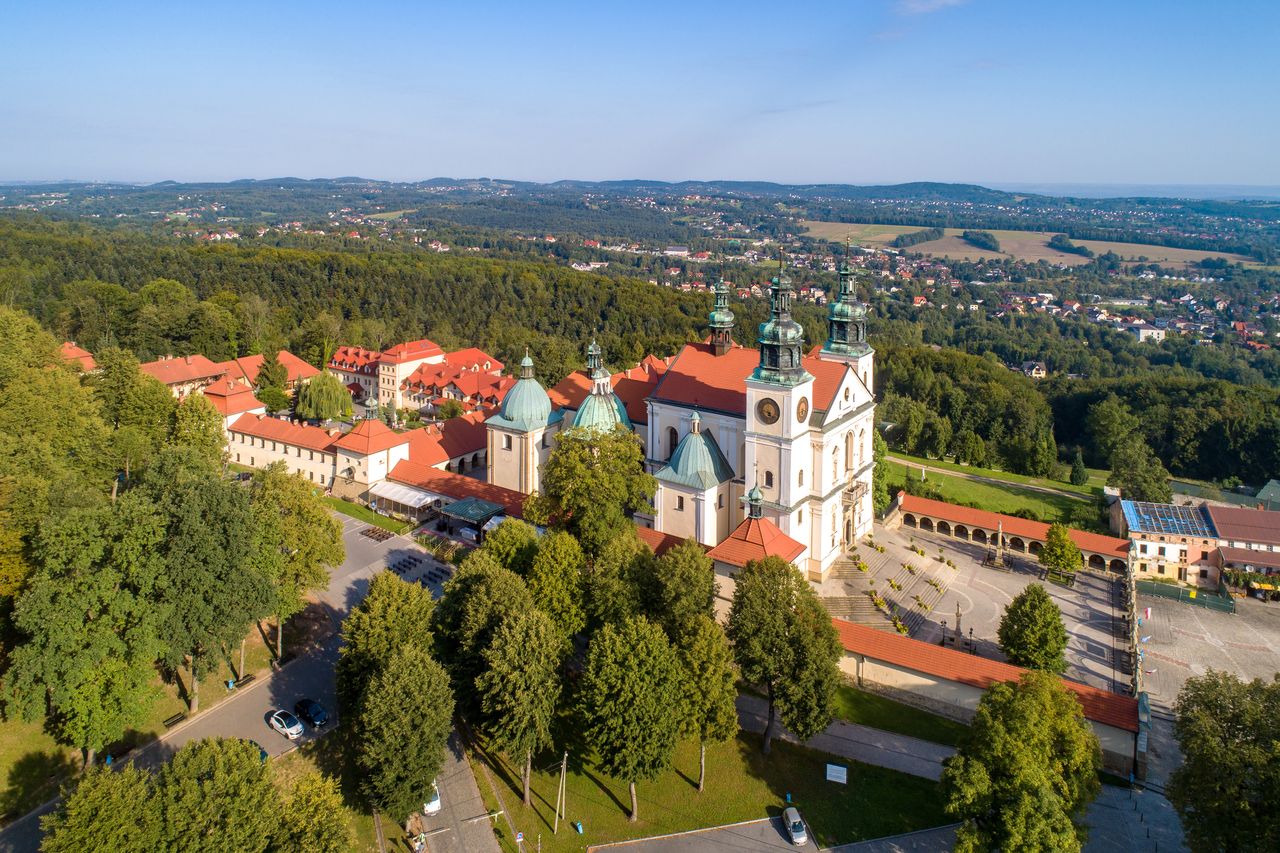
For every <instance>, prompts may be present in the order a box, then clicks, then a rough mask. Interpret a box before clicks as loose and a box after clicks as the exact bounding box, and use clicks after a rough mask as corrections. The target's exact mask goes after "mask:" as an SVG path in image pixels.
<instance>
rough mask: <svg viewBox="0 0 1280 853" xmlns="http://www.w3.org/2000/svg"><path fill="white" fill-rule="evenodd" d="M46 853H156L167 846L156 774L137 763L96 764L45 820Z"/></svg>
mask: <svg viewBox="0 0 1280 853" xmlns="http://www.w3.org/2000/svg"><path fill="white" fill-rule="evenodd" d="M40 826H41V829H43V830H44V839H43V840H42V841H41V842H40V850H41V853H84V851H86V850H111V851H113V853H152V851H155V850H159V849H161V843H160V834H161V819H160V804H159V802H158V801H157V800H156V797H155V796H154V794H153V792H152V789H151V774H150V773H149V772H148V771H145V770H138V769H137V768H136V767H133V766H132V765H127V766H125V767H121V768H119V769H118V770H116V771H112V770H104V769H102V768H96V767H90V768H89V769H87V770H86V771H85V773H84V775H83V776H81V777H80V778H79V779H78V780H77V781H76V782H75V784H74V785H73V786H69V787H68V789H67V790H66V791H64V792H63V796H62V801H61V802H60V803H59V804H58V808H57V809H56V810H55V811H54V812H52V813H51V814H49V815H47V816H45V817H43V818H41V820H40Z"/></svg>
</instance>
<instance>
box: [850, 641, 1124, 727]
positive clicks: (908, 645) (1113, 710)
mask: <svg viewBox="0 0 1280 853" xmlns="http://www.w3.org/2000/svg"><path fill="white" fill-rule="evenodd" d="M831 624H832V625H834V626H835V629H836V633H837V634H839V635H840V643H841V645H843V646H844V649H845V651H847V652H853V653H854V654H858V655H866V656H867V657H869V658H875V659H876V660H879V661H884V662H885V663H889V664H893V665H894V666H901V667H905V668H907V669H914V670H917V671H919V672H924V673H927V674H929V675H933V676H936V677H938V678H945V679H947V680H948V681H957V682H960V683H961V684H968V685H969V686H971V687H977V688H979V689H981V690H986V689H987V688H988V687H990V686H991V685H993V684H998V683H1000V682H1002V681H1017V680H1018V679H1020V678H1021V677H1022V674H1023V673H1024V672H1026V670H1025V669H1023V668H1022V667H1020V666H1014V665H1013V664H1009V663H1003V662H1001V661H996V660H990V659H988V658H984V657H979V656H977V655H971V654H968V653H967V652H959V651H956V650H955V649H945V648H943V647H941V646H935V645H934V644H933V643H925V642H921V641H920V640H913V639H911V638H910V637H903V636H902V635H900V634H896V633H891V632H889V631H878V630H876V629H875V628H869V627H867V626H866V625H855V624H854V623H852V622H845V621H844V620H842V619H835V618H832V620H831ZM1062 683H1063V684H1064V685H1065V686H1066V688H1067V689H1068V690H1070V691H1071V692H1072V693H1074V694H1075V695H1076V698H1077V699H1078V700H1080V705H1081V707H1082V708H1083V709H1084V715H1085V717H1086V718H1087V719H1090V720H1094V721H1095V722H1099V723H1103V724H1105V725H1108V726H1113V727H1115V728H1118V729H1125V730H1126V731H1131V732H1136V731H1137V730H1138V700H1136V699H1133V698H1131V697H1129V696H1121V695H1119V694H1117V693H1112V692H1110V691H1107V690H1100V689H1098V688H1097V687H1090V686H1089V685H1088V684H1081V683H1080V682H1078V681H1071V680H1070V679H1067V678H1064V679H1062Z"/></svg>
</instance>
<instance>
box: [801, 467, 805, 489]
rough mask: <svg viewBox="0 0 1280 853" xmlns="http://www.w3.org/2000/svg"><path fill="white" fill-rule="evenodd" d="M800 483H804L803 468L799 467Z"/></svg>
mask: <svg viewBox="0 0 1280 853" xmlns="http://www.w3.org/2000/svg"><path fill="white" fill-rule="evenodd" d="M800 485H802V486H803V485H804V469H803V468H801V469H800Z"/></svg>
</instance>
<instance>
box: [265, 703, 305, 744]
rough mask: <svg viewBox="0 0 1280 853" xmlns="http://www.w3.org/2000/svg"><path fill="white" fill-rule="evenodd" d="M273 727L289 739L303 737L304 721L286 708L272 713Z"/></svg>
mask: <svg viewBox="0 0 1280 853" xmlns="http://www.w3.org/2000/svg"><path fill="white" fill-rule="evenodd" d="M271 728H273V729H275V730H276V731H278V732H279V733H280V734H282V735H284V736H285V737H287V738H288V739H289V740H297V739H298V738H300V737H302V721H301V720H299V719H298V718H297V717H295V716H294V715H293V714H291V713H289V712H288V711H286V710H285V709H284V708H281V709H280V710H279V711H276V712H275V713H274V714H272V715H271Z"/></svg>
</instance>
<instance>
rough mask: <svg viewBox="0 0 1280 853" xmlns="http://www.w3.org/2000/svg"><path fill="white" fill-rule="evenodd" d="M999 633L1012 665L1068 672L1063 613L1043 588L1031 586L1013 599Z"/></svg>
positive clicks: (1006, 608) (1004, 650)
mask: <svg viewBox="0 0 1280 853" xmlns="http://www.w3.org/2000/svg"><path fill="white" fill-rule="evenodd" d="M1078 564H1079V562H1078V561H1077V565H1078ZM996 633H997V636H998V637H999V638H1000V650H1001V651H1003V652H1004V654H1005V657H1007V658H1008V659H1009V662H1010V663H1012V664H1015V665H1017V666H1025V667H1027V668H1029V669H1042V670H1045V671H1046V672H1055V673H1063V672H1066V670H1067V657H1066V651H1067V629H1066V626H1064V625H1063V624H1062V611H1061V610H1059V609H1058V605H1057V604H1055V603H1054V601H1053V599H1052V598H1050V597H1049V593H1047V592H1045V589H1044V587H1042V586H1041V585H1040V584H1038V583H1033V584H1030V585H1028V586H1027V588H1026V589H1024V590H1023V591H1022V592H1020V593H1018V594H1017V595H1016V596H1014V599H1013V601H1011V602H1009V604H1008V606H1007V607H1005V609H1004V615H1003V616H1001V617H1000V627H999V628H998V629H997V632H996Z"/></svg>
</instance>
